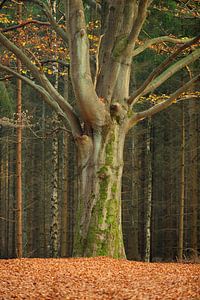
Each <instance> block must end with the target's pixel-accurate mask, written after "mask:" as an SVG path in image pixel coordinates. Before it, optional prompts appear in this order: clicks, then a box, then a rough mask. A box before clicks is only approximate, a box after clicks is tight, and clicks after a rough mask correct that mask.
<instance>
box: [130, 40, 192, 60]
mask: <svg viewBox="0 0 200 300" xmlns="http://www.w3.org/2000/svg"><path fill="white" fill-rule="evenodd" d="M192 40H193V39H187V40H185V39H177V38H173V37H170V36H159V37H157V38H154V39H150V40H147V41H145V42H144V44H143V45H142V46H139V47H137V48H136V49H135V50H134V51H133V52H132V56H133V57H134V56H137V55H138V54H140V53H142V52H143V51H144V50H146V49H147V48H149V47H151V46H152V45H156V44H160V43H172V44H183V43H184V44H185V43H186V42H190V41H192Z"/></svg>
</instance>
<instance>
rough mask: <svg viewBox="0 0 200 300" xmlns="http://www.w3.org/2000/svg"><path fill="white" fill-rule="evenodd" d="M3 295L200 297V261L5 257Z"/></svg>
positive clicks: (0, 272) (0, 281)
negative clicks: (150, 261) (167, 261)
mask: <svg viewBox="0 0 200 300" xmlns="http://www.w3.org/2000/svg"><path fill="white" fill-rule="evenodd" d="M0 299H6V300H7V299H40V300H42V299H49V300H50V299H52V300H53V299H65V300H67V299H79V300H82V299H87V300H91V299H93V300H96V299H104V300H106V299H119V300H123V299H124V300H125V299H126V300H128V299H141V300H145V299H176V300H177V299H200V264H180V263H142V262H131V261H127V260H117V259H111V258H106V257H98V258H76V259H72V258H71V259H14V260H1V261H0Z"/></svg>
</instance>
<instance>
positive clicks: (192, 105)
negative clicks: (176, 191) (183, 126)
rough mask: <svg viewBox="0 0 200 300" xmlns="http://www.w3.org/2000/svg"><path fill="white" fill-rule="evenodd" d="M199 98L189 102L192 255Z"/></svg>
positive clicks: (193, 248)
mask: <svg viewBox="0 0 200 300" xmlns="http://www.w3.org/2000/svg"><path fill="white" fill-rule="evenodd" d="M195 101H197V100H190V102H189V118H190V121H189V122H190V123H189V138H190V140H189V145H190V167H189V176H190V188H189V189H190V191H189V192H190V203H191V206H190V207H191V248H192V252H193V253H192V255H194V256H197V253H198V252H197V251H198V245H197V227H198V223H197V220H198V217H197V216H198V213H197V210H198V187H197V183H198V172H197V157H198V146H199V145H198V128H197V105H196V102H195Z"/></svg>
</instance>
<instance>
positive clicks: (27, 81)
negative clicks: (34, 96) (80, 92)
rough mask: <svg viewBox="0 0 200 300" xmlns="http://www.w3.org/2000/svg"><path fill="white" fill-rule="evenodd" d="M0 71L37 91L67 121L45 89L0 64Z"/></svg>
mask: <svg viewBox="0 0 200 300" xmlns="http://www.w3.org/2000/svg"><path fill="white" fill-rule="evenodd" d="M0 69H1V70H3V71H6V72H8V73H10V74H12V75H14V76H16V77H17V78H19V79H21V80H23V81H24V82H25V83H27V84H28V85H30V86H31V87H32V88H34V89H35V90H36V91H38V92H39V93H40V94H41V95H42V96H44V97H45V101H46V102H47V103H48V104H49V105H50V106H51V107H52V108H53V109H54V110H55V111H56V112H57V114H58V115H60V116H62V117H63V118H65V119H66V120H67V118H66V116H65V115H64V113H63V111H62V110H61V108H60V107H59V105H58V104H57V103H56V102H55V101H54V100H53V99H52V98H51V96H50V95H49V94H48V92H47V91H46V90H45V89H43V88H42V87H41V86H39V85H37V84H36V83H34V81H33V80H31V79H29V78H27V77H25V76H23V75H21V74H19V73H18V72H16V71H14V70H12V69H11V68H9V67H7V66H4V65H2V64H1V63H0Z"/></svg>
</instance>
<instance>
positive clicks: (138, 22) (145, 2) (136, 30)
mask: <svg viewBox="0 0 200 300" xmlns="http://www.w3.org/2000/svg"><path fill="white" fill-rule="evenodd" d="M149 5H150V1H149V0H140V2H139V4H138V12H137V17H136V19H135V21H134V23H133V27H132V30H131V32H130V35H129V37H128V41H127V46H126V49H125V53H128V54H129V55H130V54H132V49H133V48H134V45H135V42H136V40H137V38H138V36H139V34H140V31H141V29H142V27H143V24H144V22H145V20H146V15H147V9H148V7H149Z"/></svg>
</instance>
